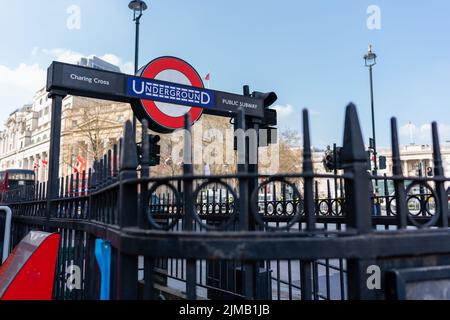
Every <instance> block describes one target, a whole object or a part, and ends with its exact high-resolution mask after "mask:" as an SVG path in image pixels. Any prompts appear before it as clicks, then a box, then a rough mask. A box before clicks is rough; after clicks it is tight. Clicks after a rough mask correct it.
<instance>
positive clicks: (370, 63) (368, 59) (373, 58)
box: [364, 45, 378, 187]
mask: <svg viewBox="0 0 450 320" xmlns="http://www.w3.org/2000/svg"><path fill="white" fill-rule="evenodd" d="M364 61H365V64H366V67H367V68H369V76H370V103H371V110H372V139H373V146H372V147H373V155H374V161H373V165H374V166H373V175H374V176H376V175H377V174H378V161H377V157H378V153H377V142H376V136H375V108H374V99H373V73H372V69H373V67H374V66H375V65H376V64H377V55H376V54H375V53H374V52H373V48H372V45H369V50H368V52H367V54H366V55H365V56H364ZM375 184H376V186H377V187H378V180H375Z"/></svg>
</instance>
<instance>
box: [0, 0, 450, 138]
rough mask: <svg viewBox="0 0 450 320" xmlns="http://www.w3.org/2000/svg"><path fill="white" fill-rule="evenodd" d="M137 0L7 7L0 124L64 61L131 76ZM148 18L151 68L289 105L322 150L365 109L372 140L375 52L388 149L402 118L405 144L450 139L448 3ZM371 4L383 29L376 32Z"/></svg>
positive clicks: (2, 24) (158, 7) (294, 120)
mask: <svg viewBox="0 0 450 320" xmlns="http://www.w3.org/2000/svg"><path fill="white" fill-rule="evenodd" d="M128 2H129V1H127V0H96V1H87V0H70V1H64V0H46V1H42V0H40V1H38V0H27V1H26V2H25V4H26V7H25V8H24V7H22V6H23V3H24V2H23V1H6V0H0V39H1V42H2V49H3V50H0V108H1V110H2V111H1V113H0V121H1V122H3V121H4V119H5V118H6V117H7V115H8V114H9V113H10V112H11V111H13V110H14V109H16V108H18V107H20V104H23V103H25V102H27V101H31V99H32V92H33V90H35V89H37V88H38V87H39V86H40V85H41V84H42V85H43V84H44V82H43V81H44V79H45V69H46V68H47V67H48V65H49V64H50V63H51V61H52V60H53V59H61V60H70V59H74V57H77V56H78V55H80V54H82V55H92V54H95V55H97V56H105V57H107V58H108V59H109V60H110V61H115V62H117V63H118V64H119V65H120V66H121V67H122V68H123V69H124V70H127V71H128V70H130V69H131V66H132V61H133V57H134V54H133V52H134V26H133V24H132V21H131V18H132V17H131V15H132V14H131V11H130V10H129V9H128V8H127V5H128ZM147 3H148V4H149V7H150V8H149V10H148V11H147V12H145V15H144V17H143V19H142V31H141V32H142V37H141V44H142V45H141V51H140V57H141V61H140V62H141V65H142V64H144V63H145V62H148V61H150V60H152V59H153V58H156V57H158V56H162V55H174V56H178V57H180V58H183V59H185V60H187V61H189V62H190V63H191V64H192V65H193V66H194V67H195V68H196V69H197V70H198V71H199V73H201V74H206V73H208V72H209V71H210V72H211V77H212V80H211V87H212V88H215V89H220V90H224V91H230V92H241V90H242V85H243V84H249V85H250V86H251V89H253V90H258V91H275V92H277V94H278V96H279V100H278V102H277V104H278V105H279V109H280V119H279V120H280V125H279V127H280V128H281V129H286V128H290V129H298V130H300V129H301V128H300V120H301V119H300V113H301V110H302V109H303V108H309V109H310V110H311V119H312V130H313V131H312V138H313V144H314V145H316V146H319V147H322V146H325V145H327V144H330V143H333V142H336V141H337V142H338V143H341V141H342V131H343V118H344V108H345V105H346V104H347V103H348V102H349V101H353V102H355V103H356V104H357V106H358V108H359V113H360V118H361V122H362V126H363V130H364V133H365V139H366V140H368V138H369V136H370V132H371V122H370V121H371V120H370V109H369V108H370V100H369V86H368V72H367V69H366V68H365V67H364V61H363V58H362V57H363V55H364V53H365V52H366V50H367V45H368V44H369V43H372V44H373V45H374V49H375V52H376V53H377V54H378V56H379V63H378V65H377V66H376V67H375V70H374V77H375V78H374V80H375V103H376V122H377V139H378V144H379V145H382V146H387V145H389V132H390V129H389V119H390V117H391V116H392V115H396V116H397V117H398V119H399V124H400V126H401V127H403V129H402V142H403V143H409V142H410V139H409V129H408V123H409V122H410V121H411V122H412V124H413V127H412V128H413V132H414V140H415V141H416V142H418V143H419V142H420V143H422V142H427V141H428V140H429V139H428V136H429V129H428V127H427V124H428V123H429V122H431V121H433V120H438V121H439V123H441V131H442V132H441V137H442V139H443V140H450V119H449V116H450V72H449V71H450V42H449V41H448V35H449V34H450V19H449V15H450V2H449V1H447V0H429V1H426V2H425V1H406V0H396V1H389V0H372V1H365V0H341V1H331V0H327V1H326V0H316V1H294V0H292V1H287V0H284V1H283V0H282V1H266V0H247V1H242V0H241V1H238V0H226V1H225V0H222V1H218V0H217V1H211V0H151V1H150V0H149V1H147ZM71 5H76V6H78V7H79V8H80V10H81V25H80V26H81V28H80V29H79V30H70V29H68V28H67V27H66V23H67V19H68V17H69V14H68V13H67V8H68V7H69V6H71ZM369 5H377V6H378V7H379V8H380V10H381V30H369V29H368V28H367V25H366V21H367V18H368V17H369V15H368V14H367V12H366V10H367V8H368V6H369Z"/></svg>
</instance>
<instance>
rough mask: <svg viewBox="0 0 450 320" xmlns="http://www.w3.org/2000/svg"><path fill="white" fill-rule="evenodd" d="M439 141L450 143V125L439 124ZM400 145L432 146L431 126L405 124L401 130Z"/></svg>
mask: <svg viewBox="0 0 450 320" xmlns="http://www.w3.org/2000/svg"><path fill="white" fill-rule="evenodd" d="M438 132H439V141H440V142H441V143H445V142H447V141H450V125H448V124H438ZM399 134H400V143H402V144H409V143H416V144H431V142H432V138H431V124H421V125H416V124H414V123H409V124H405V125H404V126H401V127H400V129H399Z"/></svg>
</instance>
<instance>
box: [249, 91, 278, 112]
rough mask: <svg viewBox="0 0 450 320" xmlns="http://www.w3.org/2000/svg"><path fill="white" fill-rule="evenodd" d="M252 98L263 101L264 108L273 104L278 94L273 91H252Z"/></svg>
mask: <svg viewBox="0 0 450 320" xmlns="http://www.w3.org/2000/svg"><path fill="white" fill-rule="evenodd" d="M252 98H255V99H261V100H263V101H264V108H268V107H270V106H271V105H273V104H274V103H275V102H276V101H277V100H278V96H277V94H276V93H275V92H265V93H263V92H258V91H254V92H253V93H252Z"/></svg>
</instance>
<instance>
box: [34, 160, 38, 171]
mask: <svg viewBox="0 0 450 320" xmlns="http://www.w3.org/2000/svg"><path fill="white" fill-rule="evenodd" d="M37 168H39V163H37V162H36V161H35V162H33V170H36V169H37Z"/></svg>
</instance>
